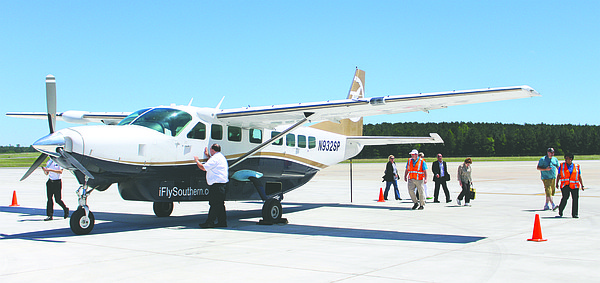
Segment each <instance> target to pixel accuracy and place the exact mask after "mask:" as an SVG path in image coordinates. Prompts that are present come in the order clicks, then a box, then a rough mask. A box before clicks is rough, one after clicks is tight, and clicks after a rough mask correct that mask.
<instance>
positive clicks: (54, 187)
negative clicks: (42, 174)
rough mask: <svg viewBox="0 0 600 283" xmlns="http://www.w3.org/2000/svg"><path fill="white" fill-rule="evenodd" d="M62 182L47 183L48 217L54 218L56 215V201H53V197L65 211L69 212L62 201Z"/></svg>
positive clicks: (49, 181) (51, 181)
mask: <svg viewBox="0 0 600 283" xmlns="http://www.w3.org/2000/svg"><path fill="white" fill-rule="evenodd" d="M61 191H62V181H61V180H55V181H53V180H50V179H48V181H47V182H46V196H47V197H48V202H47V203H46V215H48V216H49V217H52V215H54V201H52V197H54V200H55V201H56V203H58V205H60V207H62V209H63V210H67V206H66V205H65V203H64V202H63V201H62V192H61Z"/></svg>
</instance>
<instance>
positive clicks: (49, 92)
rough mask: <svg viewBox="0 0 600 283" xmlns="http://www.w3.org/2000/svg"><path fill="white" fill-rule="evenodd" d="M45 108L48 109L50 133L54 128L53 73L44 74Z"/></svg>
mask: <svg viewBox="0 0 600 283" xmlns="http://www.w3.org/2000/svg"><path fill="white" fill-rule="evenodd" d="M46 108H47V110H48V126H49V127H50V133H51V134H52V133H54V129H55V128H56V78H55V77H54V76H53V75H48V76H46Z"/></svg>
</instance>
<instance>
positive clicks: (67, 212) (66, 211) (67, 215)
mask: <svg viewBox="0 0 600 283" xmlns="http://www.w3.org/2000/svg"><path fill="white" fill-rule="evenodd" d="M63 217H64V218H65V219H67V217H69V208H68V207H67V208H66V209H65V215H64V216H63Z"/></svg>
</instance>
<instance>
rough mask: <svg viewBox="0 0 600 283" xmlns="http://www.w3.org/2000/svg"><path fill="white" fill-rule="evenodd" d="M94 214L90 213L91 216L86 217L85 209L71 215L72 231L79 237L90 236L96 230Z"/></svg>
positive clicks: (79, 209)
mask: <svg viewBox="0 0 600 283" xmlns="http://www.w3.org/2000/svg"><path fill="white" fill-rule="evenodd" d="M94 221H95V218H94V214H93V213H92V212H91V211H90V213H89V216H88V217H86V216H85V210H84V209H83V208H78V209H77V210H75V212H73V215H71V219H70V222H69V223H70V224H71V231H73V233H75V234H77V235H85V234H88V233H90V232H91V231H92V229H94Z"/></svg>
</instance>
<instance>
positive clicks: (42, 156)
mask: <svg viewBox="0 0 600 283" xmlns="http://www.w3.org/2000/svg"><path fill="white" fill-rule="evenodd" d="M46 157H48V154H45V153H42V154H41V155H40V156H39V157H38V158H37V159H36V160H35V162H33V164H32V165H31V167H29V170H27V172H26V173H25V175H23V177H21V181H23V180H25V179H27V177H29V175H31V173H33V171H35V169H37V168H38V167H39V166H40V164H42V162H44V160H46Z"/></svg>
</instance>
